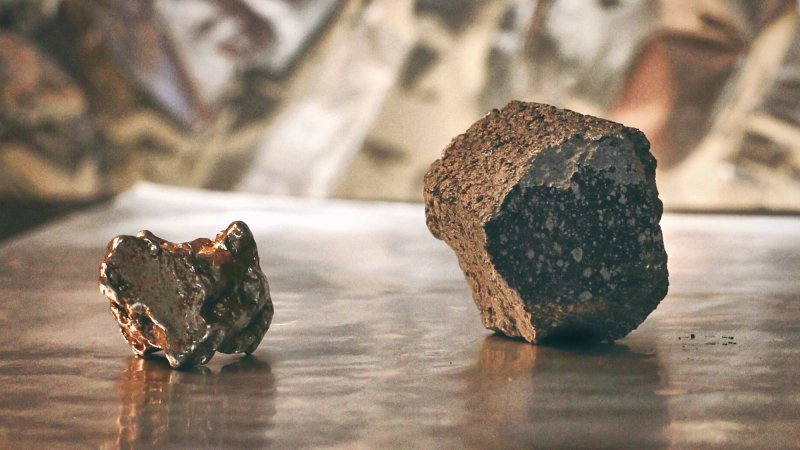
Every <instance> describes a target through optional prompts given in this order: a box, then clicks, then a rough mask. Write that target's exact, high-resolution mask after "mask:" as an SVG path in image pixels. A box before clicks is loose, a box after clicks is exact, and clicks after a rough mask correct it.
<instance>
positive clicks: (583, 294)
mask: <svg viewBox="0 0 800 450" xmlns="http://www.w3.org/2000/svg"><path fill="white" fill-rule="evenodd" d="M591 299H592V293H591V292H589V291H583V292H581V294H580V295H579V296H578V300H580V301H583V302H585V301H587V300H591Z"/></svg>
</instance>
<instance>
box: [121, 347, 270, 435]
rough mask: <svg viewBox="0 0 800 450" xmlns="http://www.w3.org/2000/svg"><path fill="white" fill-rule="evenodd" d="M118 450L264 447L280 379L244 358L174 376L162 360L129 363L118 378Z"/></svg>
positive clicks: (134, 359)
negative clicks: (221, 365)
mask: <svg viewBox="0 0 800 450" xmlns="http://www.w3.org/2000/svg"><path fill="white" fill-rule="evenodd" d="M118 386H119V392H120V414H119V419H118V420H117V441H116V445H117V447H119V448H132V447H138V446H141V445H155V446H178V447H195V446H211V447H242V446H253V447H261V446H265V445H268V444H269V441H270V439H269V433H267V431H268V430H270V429H272V428H273V427H274V416H275V401H274V398H275V392H276V390H275V378H274V376H273V375H272V371H271V369H270V366H269V364H268V363H266V362H264V361H260V360H258V359H256V358H255V357H252V356H250V357H245V358H242V359H239V360H238V361H236V362H234V363H231V364H228V365H226V366H223V367H222V368H221V369H220V370H219V371H218V372H216V373H215V372H214V371H213V370H211V369H210V368H208V367H197V368H194V369H192V370H188V371H175V370H172V369H170V367H169V364H168V363H167V361H166V360H164V359H163V358H138V357H131V358H129V359H128V361H127V363H126V365H125V368H124V369H123V371H122V373H121V375H120V379H119V385H118Z"/></svg>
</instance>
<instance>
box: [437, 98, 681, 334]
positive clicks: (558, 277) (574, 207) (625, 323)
mask: <svg viewBox="0 0 800 450" xmlns="http://www.w3.org/2000/svg"><path fill="white" fill-rule="evenodd" d="M649 149H650V144H649V142H648V141H647V139H646V138H645V136H644V134H643V133H642V132H641V131H639V130H636V129H633V128H628V127H625V126H623V125H621V124H618V123H615V122H611V121H607V120H604V119H600V118H597V117H592V116H585V115H582V114H579V113H576V112H573V111H568V110H562V109H558V108H555V107H553V106H549V105H543V104H537V103H523V102H518V101H513V102H511V103H509V104H508V105H507V106H506V107H504V108H503V109H502V110H494V111H492V112H490V113H489V114H487V115H486V116H484V117H483V118H482V119H480V120H478V121H477V122H476V123H475V124H473V125H472V126H471V127H470V128H469V129H468V130H467V131H466V133H464V134H462V135H460V136H457V137H456V138H454V139H453V141H452V142H451V143H450V144H449V145H448V146H447V147H446V148H445V150H444V153H443V155H442V157H441V158H440V159H438V160H437V161H435V162H434V163H433V164H432V166H431V168H430V171H429V172H428V173H427V175H426V177H425V191H424V196H425V212H426V218H427V223H428V228H429V229H430V230H431V232H432V233H433V235H434V236H436V237H437V238H439V239H442V240H444V241H445V242H446V243H447V244H448V245H449V246H450V247H451V248H452V249H453V250H454V251H455V252H456V255H457V256H458V260H459V264H460V266H461V268H462V270H463V271H464V274H465V276H466V279H467V281H468V282H469V285H470V286H471V287H472V291H473V298H474V300H475V303H476V304H477V306H478V309H479V310H480V313H481V318H482V320H483V324H484V326H485V327H486V328H489V329H491V330H495V331H497V332H500V333H503V334H505V335H508V336H513V337H522V338H524V339H525V340H527V341H529V342H539V341H541V340H542V339H547V338H556V337H579V338H588V339H596V340H605V341H610V340H614V339H617V338H620V337H623V336H625V335H627V334H628V333H629V332H630V331H631V330H633V329H635V328H636V327H637V326H639V324H641V323H642V322H643V321H644V319H645V318H646V317H647V315H648V314H650V312H652V311H653V310H654V309H655V308H656V306H658V303H659V302H660V301H661V300H662V299H663V298H664V296H665V295H666V294H667V287H668V274H667V254H666V252H665V251H664V243H663V238H662V233H661V228H660V226H659V221H660V219H661V213H662V204H661V201H660V200H659V199H658V191H657V189H656V184H655V168H656V160H655V158H654V157H653V156H652V155H651V154H650V151H649Z"/></svg>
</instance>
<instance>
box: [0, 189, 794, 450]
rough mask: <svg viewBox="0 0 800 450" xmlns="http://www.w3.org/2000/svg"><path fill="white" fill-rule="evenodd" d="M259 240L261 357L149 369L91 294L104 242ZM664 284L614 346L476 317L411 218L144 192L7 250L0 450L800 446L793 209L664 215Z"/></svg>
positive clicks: (375, 210)
mask: <svg viewBox="0 0 800 450" xmlns="http://www.w3.org/2000/svg"><path fill="white" fill-rule="evenodd" d="M235 219H242V220H245V221H246V222H247V223H248V224H249V225H250V226H251V228H252V229H253V232H254V233H255V234H256V236H257V239H258V245H259V251H260V254H261V260H262V267H263V268H264V270H265V272H266V273H267V276H268V277H269V280H270V285H271V288H272V296H273V300H274V303H275V311H276V312H275V319H274V322H273V325H272V327H271V329H270V331H269V332H268V333H267V336H266V337H265V339H264V342H262V344H261V347H260V348H259V349H258V350H257V351H256V352H255V354H254V355H253V356H252V357H247V358H241V357H239V356H235V355H217V356H216V357H215V358H214V359H213V360H212V361H211V362H210V363H209V364H208V366H207V367H201V368H198V369H195V370H189V371H173V370H171V369H169V367H168V366H167V364H166V362H165V361H164V360H163V359H160V358H155V359H149V360H142V359H137V358H135V357H133V356H132V354H131V353H130V350H129V349H128V348H127V345H126V344H125V342H124V341H123V339H122V337H121V335H120V333H119V331H118V328H117V325H116V323H115V322H114V321H113V319H112V317H111V314H110V313H109V311H108V304H107V301H106V300H105V298H103V297H102V296H101V295H100V293H99V292H98V290H97V286H96V273H97V265H98V263H99V260H100V258H101V256H102V253H103V249H104V247H105V245H106V243H107V242H108V240H110V239H111V238H112V237H113V236H114V235H116V234H131V233H135V232H136V231H138V230H139V229H143V228H147V229H150V230H152V231H154V232H155V233H156V234H158V235H160V236H163V237H165V238H168V239H172V240H180V241H184V240H189V239H193V238H195V237H199V236H209V237H210V236H213V235H214V233H216V232H217V231H218V230H221V229H223V228H224V227H225V226H226V225H227V224H228V223H229V222H231V221H232V220H235ZM663 227H664V231H665V241H666V244H667V251H668V253H669V258H670V260H669V268H670V273H671V277H670V281H671V286H670V293H669V295H668V296H667V298H666V299H665V300H664V301H663V302H662V304H661V305H660V306H659V308H658V309H657V310H656V311H655V312H654V313H653V314H652V315H651V316H650V317H649V318H648V319H647V321H645V323H644V324H642V325H641V326H640V327H639V329H637V330H636V331H634V332H633V333H631V334H630V335H629V336H628V337H627V338H625V339H622V340H620V341H618V342H617V343H616V344H614V345H590V344H580V343H572V344H569V343H563V344H561V345H550V346H532V345H529V344H526V343H524V342H520V341H515V340H510V339H506V338H503V337H498V336H494V335H492V334H491V333H490V332H488V331H486V330H484V329H483V327H482V326H481V324H480V321H479V318H478V313H477V310H476V309H475V307H474V305H473V303H472V299H471V296H470V291H469V289H468V287H467V285H466V283H465V281H464V279H463V277H462V275H461V272H460V271H459V268H458V265H457V262H456V260H455V257H454V256H453V254H452V252H451V251H450V250H449V249H448V248H447V247H446V246H445V245H444V244H443V243H442V242H440V241H437V240H435V239H434V238H433V237H431V236H430V234H429V233H428V231H427V229H426V228H425V223H424V214H423V210H422V206H420V205H406V204H379V203H355V202H341V201H321V200H298V199H285V198H270V197H260V196H247V195H242V194H219V193H208V192H197V191H184V190H180V189H174V188H172V189H170V188H163V187H158V186H153V185H144V186H140V187H138V188H136V189H134V190H133V191H131V192H129V193H128V194H125V195H124V196H122V197H120V198H119V199H117V200H116V201H115V202H114V203H113V204H111V205H107V206H104V207H101V208H99V209H96V210H93V211H90V212H87V213H80V214H78V215H75V216H73V217H70V218H68V219H66V220H63V221H61V222H59V223H56V224H54V225H50V226H47V227H45V228H43V229H40V230H37V231H35V232H33V233H30V234H28V235H26V236H23V237H21V238H17V239H15V240H13V241H11V242H7V243H5V244H4V245H3V246H2V247H0V337H2V339H0V448H55V447H89V448H98V447H100V448H117V447H125V448H128V447H159V448H162V447H172V448H195V447H213V448H228V447H230V448H238V447H274V448H298V447H299V448H313V447H326V448H329V447H338V448H376V447H377V448H383V447H388V448H396V447H400V448H527V447H541V448H552V447H561V448H663V447H667V448H725V449H729V448H791V447H799V446H800V358H799V356H800V218H798V217H755V216H750V217H736V216H705V215H667V216H665V218H664V220H663Z"/></svg>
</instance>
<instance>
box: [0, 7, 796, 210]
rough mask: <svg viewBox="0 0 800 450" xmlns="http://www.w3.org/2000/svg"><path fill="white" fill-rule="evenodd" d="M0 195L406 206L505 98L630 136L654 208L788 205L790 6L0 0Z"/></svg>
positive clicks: (792, 154)
mask: <svg viewBox="0 0 800 450" xmlns="http://www.w3.org/2000/svg"><path fill="white" fill-rule="evenodd" d="M0 26H2V29H1V30H0V89H1V91H0V198H2V197H16V198H20V197H22V198H73V199H75V198H83V199H85V198H93V197H96V196H101V195H106V194H113V193H116V192H119V191H121V190H124V189H125V188H127V187H129V186H130V185H131V184H132V183H134V182H135V181H136V180H150V181H156V182H163V183H170V184H178V185H183V186H195V187H204V188H212V189H234V190H245V191H252V192H265V193H275V194H291V195H311V196H338V197H347V198H365V199H387V200H411V201H416V200H419V199H420V197H421V184H422V177H423V175H424V173H425V171H426V170H427V167H428V165H429V164H430V162H431V161H432V160H433V159H435V158H436V157H438V155H439V154H440V152H441V150H442V148H443V147H444V146H445V145H446V144H447V143H448V142H449V140H450V139H451V138H452V137H454V136H455V135H456V134H458V133H460V132H462V131H464V130H465V129H466V128H467V127H468V126H469V124H471V123H472V122H473V121H475V120H476V119H477V118H478V117H480V116H481V115H482V114H483V113H485V112H486V111H487V110H489V109H491V108H494V107H500V106H502V105H503V104H505V103H506V102H507V101H508V100H510V99H523V100H528V101H539V102H545V103H551V104H555V105H558V106H562V107H567V108H570V109H574V110H577V111H580V112H584V113H590V114H595V115H600V116H604V117H607V118H610V119H613V120H618V121H620V122H623V123H625V124H627V125H630V126H635V127H639V128H641V129H642V130H644V131H645V133H646V134H647V135H648V137H649V138H650V140H651V142H652V149H653V152H654V154H655V155H656V156H657V158H658V160H659V172H658V176H657V181H658V185H659V189H660V190H661V193H662V197H663V199H664V202H665V206H666V207H667V208H668V209H669V208H671V209H703V210H705V209H753V208H768V209H781V210H800V139H799V137H800V51H798V48H800V32H798V16H797V2H796V1H794V0H785V1H784V0H766V1H759V2H753V1H748V0H540V1H536V0H483V1H479V0H372V1H366V0H361V1H359V0H299V1H298V0H292V1H290V0H183V1H180V2H177V1H173V0H32V1H23V0H2V1H0Z"/></svg>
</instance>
